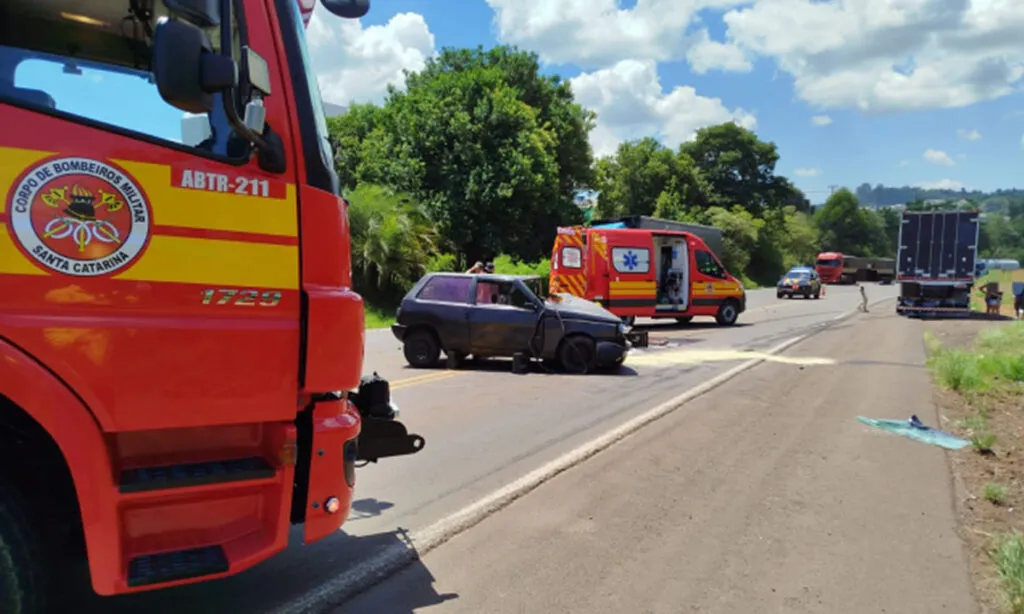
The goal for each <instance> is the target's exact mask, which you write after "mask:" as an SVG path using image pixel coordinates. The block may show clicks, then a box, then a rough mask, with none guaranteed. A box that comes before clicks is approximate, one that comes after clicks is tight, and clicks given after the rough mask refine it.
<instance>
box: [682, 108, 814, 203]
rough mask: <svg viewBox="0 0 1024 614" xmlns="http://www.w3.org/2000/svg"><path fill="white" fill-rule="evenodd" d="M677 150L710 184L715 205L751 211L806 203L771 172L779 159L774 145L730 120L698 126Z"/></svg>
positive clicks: (785, 181)
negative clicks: (713, 124)
mask: <svg viewBox="0 0 1024 614" xmlns="http://www.w3.org/2000/svg"><path fill="white" fill-rule="evenodd" d="M679 150H680V152H681V153H685V154H686V155H688V156H689V157H690V158H691V159H692V160H693V161H694V163H695V164H696V166H697V168H698V169H699V170H700V172H701V173H702V174H703V176H704V177H705V179H706V180H707V181H708V183H709V184H710V185H711V188H712V190H713V191H714V193H715V194H716V195H717V198H716V199H715V201H714V204H716V205H719V206H725V207H731V206H732V205H740V206H742V207H743V208H744V209H746V210H747V211H750V212H751V213H755V214H757V213H760V212H761V211H762V210H763V209H765V208H767V207H775V206H782V205H787V204H788V205H795V206H800V207H803V206H806V207H808V208H809V206H810V205H809V203H807V201H806V199H805V198H804V197H803V194H800V193H799V191H798V190H797V189H796V188H795V187H793V185H792V184H791V183H790V182H789V181H788V180H786V179H785V178H782V177H778V176H776V175H775V164H776V163H777V162H778V161H779V152H778V150H777V149H776V147H775V144H774V143H766V142H764V141H762V140H760V139H759V138H757V135H756V134H754V133H753V132H751V131H750V130H747V129H746V128H743V127H741V126H738V125H736V124H735V123H733V122H727V123H724V124H719V125H717V126H709V127H707V128H701V129H700V130H698V131H697V136H696V138H695V139H694V140H693V141H690V142H688V143H683V144H682V145H681V146H680V148H679ZM805 203H806V204H805Z"/></svg>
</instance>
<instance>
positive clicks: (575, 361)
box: [558, 335, 597, 375]
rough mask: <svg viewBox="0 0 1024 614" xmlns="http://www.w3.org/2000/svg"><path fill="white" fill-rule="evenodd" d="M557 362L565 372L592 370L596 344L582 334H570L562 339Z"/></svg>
mask: <svg viewBox="0 0 1024 614" xmlns="http://www.w3.org/2000/svg"><path fill="white" fill-rule="evenodd" d="M558 362H560V363H561V364H562V368H563V369H565V372H566V373H572V374H573V375H583V374H585V373H588V372H590V371H593V370H594V364H595V363H596V362H597V346H596V345H594V340H593V339H591V338H590V337H585V336H583V335H572V336H571V337H566V338H565V339H563V340H562V345H561V346H560V347H559V348H558Z"/></svg>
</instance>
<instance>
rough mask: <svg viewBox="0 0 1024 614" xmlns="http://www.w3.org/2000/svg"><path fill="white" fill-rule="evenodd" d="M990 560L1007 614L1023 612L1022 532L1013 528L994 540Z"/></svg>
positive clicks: (1023, 558)
mask: <svg viewBox="0 0 1024 614" xmlns="http://www.w3.org/2000/svg"><path fill="white" fill-rule="evenodd" d="M992 562H993V563H994V564H995V566H996V571H997V572H998V573H999V584H1000V586H1001V587H1002V589H1003V599H1004V600H1005V602H1006V611H1007V612H1009V614H1024V534H1022V533H1021V532H1020V531H1017V530H1013V531H1010V532H1009V533H1006V534H1004V535H1001V536H1000V537H998V538H997V540H996V547H995V550H993V552H992Z"/></svg>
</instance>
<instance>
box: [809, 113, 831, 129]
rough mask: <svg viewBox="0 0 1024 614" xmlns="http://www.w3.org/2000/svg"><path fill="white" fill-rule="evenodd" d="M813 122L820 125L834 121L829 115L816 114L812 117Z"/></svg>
mask: <svg viewBox="0 0 1024 614" xmlns="http://www.w3.org/2000/svg"><path fill="white" fill-rule="evenodd" d="M811 123H812V124H814V125H815V126H818V127H822V126H827V125H829V124H831V123H832V118H831V117H829V116H828V115H815V116H814V117H812V118H811Z"/></svg>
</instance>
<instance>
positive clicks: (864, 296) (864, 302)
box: [857, 284, 868, 313]
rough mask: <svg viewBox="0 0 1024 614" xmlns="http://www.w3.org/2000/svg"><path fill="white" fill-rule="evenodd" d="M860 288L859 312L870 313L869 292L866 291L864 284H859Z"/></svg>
mask: <svg viewBox="0 0 1024 614" xmlns="http://www.w3.org/2000/svg"><path fill="white" fill-rule="evenodd" d="M858 286H859V287H860V305H858V306H857V310H858V311H863V312H864V313H867V312H868V291H867V290H865V289H864V284H858Z"/></svg>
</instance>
